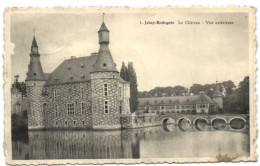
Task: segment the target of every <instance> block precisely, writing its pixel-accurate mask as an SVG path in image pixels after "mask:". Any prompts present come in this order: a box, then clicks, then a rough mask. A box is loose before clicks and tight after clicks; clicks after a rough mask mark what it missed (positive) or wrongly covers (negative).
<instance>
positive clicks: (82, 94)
mask: <svg viewBox="0 0 260 166" xmlns="http://www.w3.org/2000/svg"><path fill="white" fill-rule="evenodd" d="M80 94H81V98H82V99H83V98H84V87H80Z"/></svg>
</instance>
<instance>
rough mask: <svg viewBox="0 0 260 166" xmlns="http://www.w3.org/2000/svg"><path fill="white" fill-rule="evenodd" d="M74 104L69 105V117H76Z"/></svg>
mask: <svg viewBox="0 0 260 166" xmlns="http://www.w3.org/2000/svg"><path fill="white" fill-rule="evenodd" d="M74 109H75V108H74V103H72V104H67V110H68V115H74V113H75V112H74Z"/></svg>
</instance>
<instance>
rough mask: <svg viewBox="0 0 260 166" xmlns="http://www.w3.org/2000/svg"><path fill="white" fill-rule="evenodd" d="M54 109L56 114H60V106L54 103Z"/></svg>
mask: <svg viewBox="0 0 260 166" xmlns="http://www.w3.org/2000/svg"><path fill="white" fill-rule="evenodd" d="M54 109H55V115H56V116H58V106H57V105H54Z"/></svg>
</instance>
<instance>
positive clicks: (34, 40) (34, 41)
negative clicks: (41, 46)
mask: <svg viewBox="0 0 260 166" xmlns="http://www.w3.org/2000/svg"><path fill="white" fill-rule="evenodd" d="M33 47H38V44H37V42H36V39H35V36H33V41H32V46H31V48H33Z"/></svg>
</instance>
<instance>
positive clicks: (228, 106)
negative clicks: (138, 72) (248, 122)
mask: <svg viewBox="0 0 260 166" xmlns="http://www.w3.org/2000/svg"><path fill="white" fill-rule="evenodd" d="M216 86H217V84H216V83H213V84H205V85H201V84H196V83H195V84H193V85H192V86H191V87H190V88H189V89H188V88H186V87H184V86H181V85H177V86H168V87H155V88H154V89H152V90H150V91H143V92H138V97H139V98H144V97H162V96H165V97H167V96H185V95H199V94H200V92H202V91H203V92H204V93H205V94H206V95H207V96H209V97H211V98H213V96H214V92H215V89H216ZM218 86H219V90H220V92H221V94H222V96H223V106H224V108H223V110H221V112H223V113H242V114H248V113H249V77H248V76H246V77H245V78H244V80H242V81H241V82H240V83H239V85H238V87H236V86H235V84H234V82H233V81H231V80H229V81H224V82H222V83H218Z"/></svg>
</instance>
